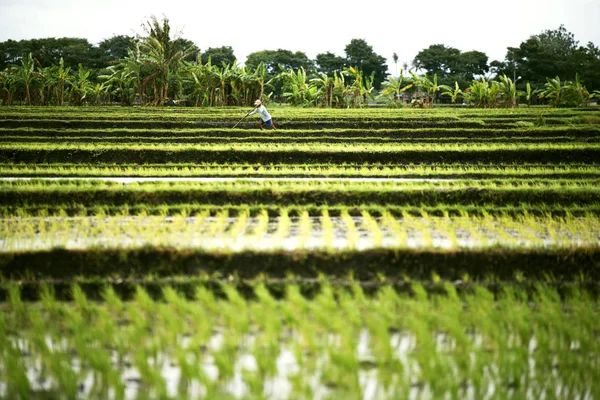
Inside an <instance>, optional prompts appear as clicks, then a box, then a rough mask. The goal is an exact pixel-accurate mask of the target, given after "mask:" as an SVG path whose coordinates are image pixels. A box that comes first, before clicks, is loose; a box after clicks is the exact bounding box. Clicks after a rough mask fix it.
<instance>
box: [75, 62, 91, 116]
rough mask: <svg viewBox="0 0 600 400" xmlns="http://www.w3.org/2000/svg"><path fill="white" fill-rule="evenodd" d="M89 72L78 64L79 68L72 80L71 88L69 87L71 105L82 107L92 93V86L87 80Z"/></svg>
mask: <svg viewBox="0 0 600 400" xmlns="http://www.w3.org/2000/svg"><path fill="white" fill-rule="evenodd" d="M90 72H91V71H89V70H88V69H86V68H84V67H83V65H81V64H79V68H78V70H77V73H76V74H75V77H74V79H73V86H72V87H71V103H72V104H73V105H76V106H80V105H82V104H83V101H84V100H85V99H86V97H87V95H88V94H89V93H91V92H92V90H93V88H94V86H93V85H92V82H90V80H89V77H90Z"/></svg>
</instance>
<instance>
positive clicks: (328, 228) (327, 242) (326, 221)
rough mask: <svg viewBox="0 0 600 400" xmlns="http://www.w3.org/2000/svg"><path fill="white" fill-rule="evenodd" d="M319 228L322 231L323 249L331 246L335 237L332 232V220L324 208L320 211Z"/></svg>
mask: <svg viewBox="0 0 600 400" xmlns="http://www.w3.org/2000/svg"><path fill="white" fill-rule="evenodd" d="M321 230H322V232H323V238H322V240H323V245H324V247H325V249H331V248H333V240H334V238H335V236H334V233H333V222H332V221H331V217H329V210H328V209H326V208H324V209H323V210H322V212H321Z"/></svg>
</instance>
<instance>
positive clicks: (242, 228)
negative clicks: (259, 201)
mask: <svg viewBox="0 0 600 400" xmlns="http://www.w3.org/2000/svg"><path fill="white" fill-rule="evenodd" d="M248 217H249V212H248V210H241V211H240V212H238V214H237V217H236V219H235V222H234V223H233V224H232V225H231V227H230V228H229V232H228V233H229V237H230V238H231V239H233V240H234V241H236V240H242V239H244V235H245V233H246V229H247V226H248Z"/></svg>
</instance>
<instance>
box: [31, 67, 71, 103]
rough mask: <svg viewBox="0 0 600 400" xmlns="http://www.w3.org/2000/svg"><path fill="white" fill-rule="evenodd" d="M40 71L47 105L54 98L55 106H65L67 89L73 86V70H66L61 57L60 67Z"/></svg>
mask: <svg viewBox="0 0 600 400" xmlns="http://www.w3.org/2000/svg"><path fill="white" fill-rule="evenodd" d="M38 71H39V72H40V75H41V78H42V81H43V87H44V91H45V93H44V98H45V103H46V104H49V103H50V99H51V98H52V97H53V98H54V104H56V105H59V106H61V105H63V103H64V101H65V89H66V88H67V86H70V85H71V68H70V67H66V68H65V62H64V60H63V58H62V57H61V58H60V62H59V64H58V65H53V66H50V67H46V68H41V69H38Z"/></svg>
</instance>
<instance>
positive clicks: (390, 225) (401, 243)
mask: <svg viewBox="0 0 600 400" xmlns="http://www.w3.org/2000/svg"><path fill="white" fill-rule="evenodd" d="M382 221H383V225H384V226H385V227H386V228H387V229H388V230H390V231H391V233H392V235H393V237H394V238H395V239H396V247H398V248H406V246H407V242H408V234H407V231H406V229H405V228H404V227H403V226H402V225H401V224H400V223H399V222H398V220H396V218H395V217H394V216H393V215H391V214H390V213H389V211H387V210H386V211H384V213H383V216H382Z"/></svg>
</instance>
